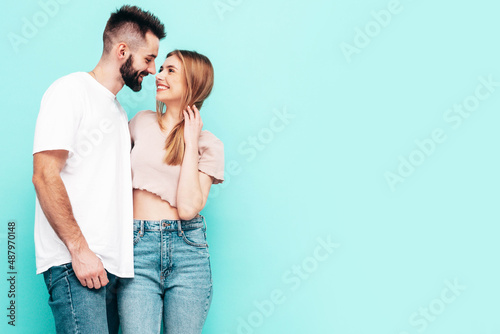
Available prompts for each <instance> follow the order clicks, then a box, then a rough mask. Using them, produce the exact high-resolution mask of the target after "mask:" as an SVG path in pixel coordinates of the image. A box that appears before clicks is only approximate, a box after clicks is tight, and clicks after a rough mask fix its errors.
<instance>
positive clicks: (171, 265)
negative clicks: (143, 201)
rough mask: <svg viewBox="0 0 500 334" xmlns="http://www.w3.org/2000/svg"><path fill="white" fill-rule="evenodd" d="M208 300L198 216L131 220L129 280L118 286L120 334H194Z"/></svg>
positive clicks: (208, 276)
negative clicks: (132, 249)
mask: <svg viewBox="0 0 500 334" xmlns="http://www.w3.org/2000/svg"><path fill="white" fill-rule="evenodd" d="M211 300H212V274H211V269H210V256H209V253H208V244H207V241H206V225H205V224H204V218H203V216H197V217H195V218H193V219H191V220H188V221H184V220H161V221H151V220H134V278H121V279H120V282H119V284H118V313H119V315H120V324H121V326H122V327H121V328H122V333H123V334H138V333H141V334H142V333H144V334H146V333H160V329H161V323H162V320H163V323H164V328H163V330H164V333H165V334H173V333H176V334H179V333H180V334H195V333H196V334H199V333H201V330H202V328H203V325H204V323H205V319H206V317H207V313H208V309H209V307H210V303H211Z"/></svg>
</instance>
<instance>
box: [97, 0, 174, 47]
mask: <svg viewBox="0 0 500 334" xmlns="http://www.w3.org/2000/svg"><path fill="white" fill-rule="evenodd" d="M148 31H151V32H152V33H153V34H154V35H155V36H156V37H158V39H163V38H164V37H165V36H166V33H165V27H164V26H163V23H161V21H160V20H159V19H158V18H157V17H156V16H154V15H153V14H151V13H150V12H148V11H144V10H142V9H140V8H139V7H136V6H129V5H125V6H122V7H121V8H120V9H118V10H117V11H116V12H114V13H112V14H111V16H110V17H109V20H108V23H106V28H105V29H104V34H103V36H102V39H103V43H104V53H108V52H109V51H111V48H112V46H113V44H114V43H117V42H126V43H127V44H128V45H129V47H131V48H135V47H137V46H138V44H140V43H141V42H143V41H144V39H145V38H146V33H147V32H148Z"/></svg>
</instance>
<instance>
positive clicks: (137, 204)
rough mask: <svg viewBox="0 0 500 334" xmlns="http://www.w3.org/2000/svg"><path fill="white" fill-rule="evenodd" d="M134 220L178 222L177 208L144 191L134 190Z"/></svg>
mask: <svg viewBox="0 0 500 334" xmlns="http://www.w3.org/2000/svg"><path fill="white" fill-rule="evenodd" d="M134 219H141V220H162V219H169V220H178V219H180V218H179V214H178V213H177V208H174V207H173V206H171V205H170V203H168V202H167V201H164V200H162V199H161V198H160V197H159V196H157V195H155V194H153V193H150V192H149V191H146V190H140V189H134Z"/></svg>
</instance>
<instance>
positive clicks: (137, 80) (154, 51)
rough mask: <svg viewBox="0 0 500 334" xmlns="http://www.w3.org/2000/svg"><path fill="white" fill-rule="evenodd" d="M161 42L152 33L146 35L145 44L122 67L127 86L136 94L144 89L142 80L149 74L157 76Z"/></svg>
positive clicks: (121, 71) (121, 70)
mask: <svg viewBox="0 0 500 334" xmlns="http://www.w3.org/2000/svg"><path fill="white" fill-rule="evenodd" d="M159 44H160V40H159V39H158V37H156V36H155V35H154V34H153V33H152V32H149V31H148V32H147V33H146V38H145V41H144V43H143V44H142V45H141V46H139V47H138V48H137V50H136V52H134V53H133V54H130V56H129V57H128V58H127V60H126V61H125V63H123V65H122V66H121V67H120V73H121V75H122V78H123V81H124V83H125V85H127V86H128V87H130V89H132V90H133V91H134V92H138V91H140V90H141V88H142V80H143V78H144V77H145V76H147V75H148V74H155V73H156V67H155V62H154V60H155V58H156V56H157V55H158V47H159Z"/></svg>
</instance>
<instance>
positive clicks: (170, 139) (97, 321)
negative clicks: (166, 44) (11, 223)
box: [33, 6, 224, 334]
mask: <svg viewBox="0 0 500 334" xmlns="http://www.w3.org/2000/svg"><path fill="white" fill-rule="evenodd" d="M164 37H165V31H164V26H163V24H162V23H161V22H160V21H159V20H158V18H157V17H155V16H154V15H152V14H151V13H149V12H147V11H144V10H142V9H140V8H138V7H135V6H123V7H121V8H120V9H119V10H117V11H116V12H114V13H112V14H111V16H110V18H109V20H108V22H107V25H106V28H105V30H104V34H103V42H104V47H103V54H102V56H101V59H100V60H99V62H98V64H97V66H96V67H95V68H94V69H93V70H92V71H90V72H77V73H72V74H69V75H67V76H64V77H62V78H60V79H58V80H56V81H55V82H54V83H53V84H52V85H51V86H50V87H49V88H48V90H47V91H46V92H45V94H44V96H43V99H42V102H41V106H40V112H39V115H38V119H37V124H36V130H35V140H34V148H33V184H34V186H35V190H36V194H37V200H36V211H35V249H36V264H37V274H41V273H43V276H44V279H45V283H46V286H47V289H48V292H49V305H50V307H51V309H52V312H53V315H54V319H55V325H56V331H57V333H91V334H95V333H117V332H118V328H119V326H121V330H122V333H124V334H127V333H134V334H138V333H159V332H160V329H161V323H162V321H163V323H164V328H163V329H164V333H182V334H189V333H201V330H202V328H203V325H204V323H205V319H206V317H207V312H208V309H209V307H210V303H211V299H212V275H211V269H210V257H209V252H208V244H207V241H206V222H205V219H204V217H203V216H201V215H200V214H199V212H200V211H201V210H202V209H203V207H204V206H205V203H206V201H207V197H208V193H209V191H210V187H211V185H212V184H217V183H221V182H222V181H223V180H224V147H223V144H222V142H221V141H220V140H219V139H218V138H217V137H215V136H214V135H213V134H212V133H210V132H208V131H202V126H203V123H202V120H201V118H200V112H199V109H200V108H201V106H202V104H203V101H204V100H205V99H206V98H207V97H208V95H209V94H210V92H211V90H212V86H213V78H214V75H213V68H212V65H211V63H210V61H209V60H208V58H207V57H205V56H203V55H201V54H198V53H196V52H192V51H184V50H174V51H172V52H170V53H169V54H168V55H167V57H166V60H165V61H164V63H163V65H162V66H161V67H160V69H159V71H158V74H156V86H157V93H156V111H150V110H146V111H141V112H139V113H138V114H137V115H136V116H135V117H134V118H133V119H132V120H131V121H130V122H129V123H127V122H128V118H127V114H126V113H125V111H124V110H123V108H122V107H121V105H120V103H119V102H118V101H117V99H116V94H117V93H118V92H119V91H120V90H121V89H122V88H123V86H124V85H127V86H128V87H130V88H131V89H132V90H134V91H136V92H137V91H139V90H141V85H142V80H143V77H144V76H147V75H148V74H155V73H156V68H155V58H156V57H157V55H158V47H159V42H160V40H161V39H163V38H164ZM102 129H105V131H100V130H102ZM103 132H104V133H103ZM89 142H93V143H94V145H88V143H89ZM76 159H77V160H76ZM131 171H132V173H131Z"/></svg>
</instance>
